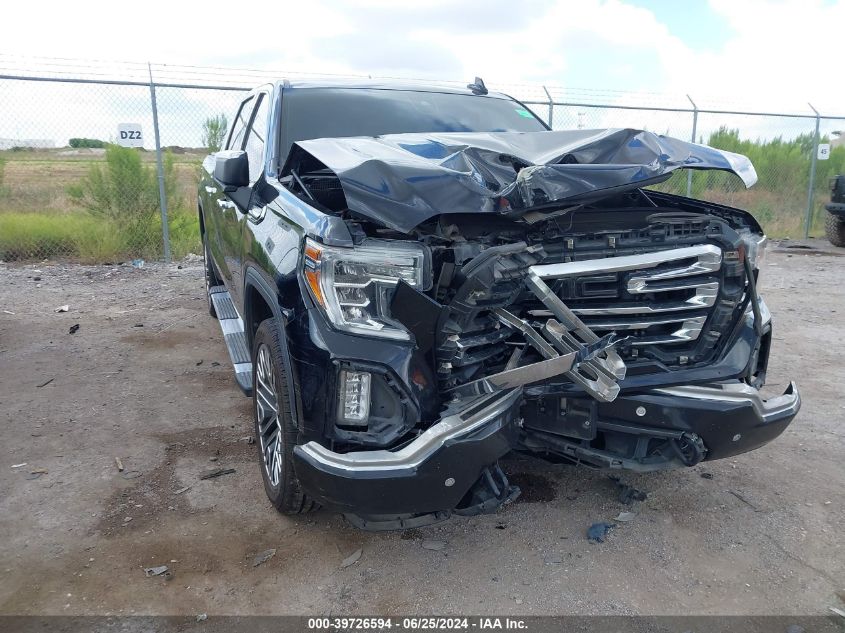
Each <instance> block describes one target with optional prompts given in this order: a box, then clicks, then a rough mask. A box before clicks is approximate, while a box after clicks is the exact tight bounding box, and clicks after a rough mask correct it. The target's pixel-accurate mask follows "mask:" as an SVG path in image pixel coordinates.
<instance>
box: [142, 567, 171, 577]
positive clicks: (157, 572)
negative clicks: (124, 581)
mask: <svg viewBox="0 0 845 633" xmlns="http://www.w3.org/2000/svg"><path fill="white" fill-rule="evenodd" d="M166 572H167V565H159V566H158V567H147V568H145V569H144V574H145V575H146V576H147V578H152V577H153V576H161V575H162V574H164V573H166Z"/></svg>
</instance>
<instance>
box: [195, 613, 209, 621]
mask: <svg viewBox="0 0 845 633" xmlns="http://www.w3.org/2000/svg"><path fill="white" fill-rule="evenodd" d="M207 619H208V614H207V613H200V614H199V615H198V616H197V622H205V621H206V620H207Z"/></svg>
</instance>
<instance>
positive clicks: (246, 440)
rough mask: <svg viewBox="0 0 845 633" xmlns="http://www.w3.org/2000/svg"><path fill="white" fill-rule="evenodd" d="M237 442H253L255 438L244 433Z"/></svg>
mask: <svg viewBox="0 0 845 633" xmlns="http://www.w3.org/2000/svg"><path fill="white" fill-rule="evenodd" d="M238 441H239V442H246V443H247V444H255V438H254V437H253V436H252V435H245V436H244V437H242V438H241V439H239V440H238Z"/></svg>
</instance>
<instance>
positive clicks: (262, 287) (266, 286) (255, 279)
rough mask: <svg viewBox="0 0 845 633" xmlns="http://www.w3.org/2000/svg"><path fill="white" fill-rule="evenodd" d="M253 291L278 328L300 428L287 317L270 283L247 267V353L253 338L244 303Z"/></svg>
mask: <svg viewBox="0 0 845 633" xmlns="http://www.w3.org/2000/svg"><path fill="white" fill-rule="evenodd" d="M248 290H254V291H255V292H257V293H258V294H259V295H260V296H261V298H262V299H264V302H265V303H266V304H267V306H268V307H269V308H270V311H271V312H272V314H273V319H274V321H275V322H276V327H278V328H279V334H280V336H279V341H280V343H281V346H282V362H283V363H284V370H285V381H286V383H287V388H288V394H290V397H289V398H288V402H289V403H290V414H291V419H292V420H293V423H294V426H295V427H296V428H301V427H300V424H299V419H300V415H299V411H300V410H301V407H300V404H299V391H298V390H297V389H296V374H295V373H294V367H293V361H292V360H291V356H290V348H289V347H288V337H287V322H288V319H287V316H286V314H285V312H284V311H283V310H282V307H281V306H280V305H279V300H278V295H277V293H276V292H274V290H273V287H272V286H271V285H270V283H269V282H268V281H267V280H266V279H265V278H264V277H263V276H262V275H261V273H260V272H259V271H258V270H257V269H256V268H255V267H254V266H247V268H246V271H245V273H244V294H243V296H244V317H245V318H244V323H245V329H246V335H247V343H248V344H249V351H250V354H252V347H253V338H254V335H253V333H252V327H251V326H250V325H249V324H251V323H252V305H251V302H248V301H246V297H247V296H248V293H247V291H248Z"/></svg>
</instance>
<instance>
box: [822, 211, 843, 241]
mask: <svg viewBox="0 0 845 633" xmlns="http://www.w3.org/2000/svg"><path fill="white" fill-rule="evenodd" d="M824 233H825V235H826V236H827V239H828V241H829V242H830V243H831V244H833V245H834V246H845V220H841V219H840V218H839V216H838V215H833V214H832V213H828V214H827V218H826V219H825V222H824Z"/></svg>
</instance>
